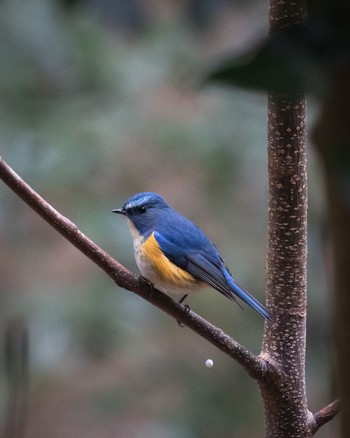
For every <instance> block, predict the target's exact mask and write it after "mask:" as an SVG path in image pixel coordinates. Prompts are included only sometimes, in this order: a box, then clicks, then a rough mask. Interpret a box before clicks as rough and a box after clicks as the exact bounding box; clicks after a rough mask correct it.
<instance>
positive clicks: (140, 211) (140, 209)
mask: <svg viewBox="0 0 350 438" xmlns="http://www.w3.org/2000/svg"><path fill="white" fill-rule="evenodd" d="M146 210H147V209H146V207H144V206H141V207H138V208H137V212H138V213H141V214H143V213H146Z"/></svg>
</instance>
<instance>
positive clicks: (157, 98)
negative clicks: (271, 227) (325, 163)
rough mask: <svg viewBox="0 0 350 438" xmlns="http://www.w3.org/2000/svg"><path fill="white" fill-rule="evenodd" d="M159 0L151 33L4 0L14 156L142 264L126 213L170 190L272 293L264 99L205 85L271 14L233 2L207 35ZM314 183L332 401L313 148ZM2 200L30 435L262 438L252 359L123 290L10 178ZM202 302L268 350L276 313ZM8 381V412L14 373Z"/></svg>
mask: <svg viewBox="0 0 350 438" xmlns="http://www.w3.org/2000/svg"><path fill="white" fill-rule="evenodd" d="M156 5H157V2H155V4H154V5H153V6H150V7H149V9H148V10H147V12H148V16H147V17H148V20H147V26H146V27H145V28H144V29H143V30H142V32H141V33H132V32H131V33H130V31H124V30H123V31H122V30H121V29H119V28H117V29H116V28H113V27H111V26H106V25H105V23H104V22H103V21H99V20H98V19H97V18H96V16H95V15H94V14H92V13H91V11H89V9H88V8H85V7H84V4H83V2H81V4H78V5H77V6H76V7H75V8H73V9H70V10H65V9H61V6H60V4H59V3H57V2H54V1H53V0H26V1H25V2H24V1H21V0H11V1H3V2H2V3H1V4H0V11H1V13H0V21H1V26H0V33H1V39H0V93H1V99H0V115H1V125H2V129H1V130H0V144H1V155H3V157H4V158H5V160H6V161H7V162H8V163H9V164H10V165H11V166H13V167H14V169H15V170H16V171H17V172H18V173H20V174H21V175H22V176H23V178H24V179H25V180H26V181H27V182H29V183H30V184H31V185H32V186H33V187H34V188H35V189H36V190H37V191H39V193H40V194H41V195H43V196H44V197H45V198H46V199H47V200H48V201H49V202H50V203H52V205H53V206H54V207H56V208H57V209H58V210H59V211H60V212H61V213H62V214H64V215H65V216H67V217H69V218H70V219H71V220H72V221H73V222H75V223H76V224H77V225H78V227H79V228H80V229H81V230H82V231H83V232H84V233H86V234H87V235H88V236H89V237H91V238H92V239H93V240H95V241H96V243H97V244H99V245H100V246H102V247H103V248H104V249H106V250H107V251H108V252H110V253H111V254H112V255H113V256H114V257H115V258H116V259H117V260H118V261H120V262H121V263H123V264H124V265H125V266H127V267H128V268H130V269H131V270H133V271H134V272H137V268H136V265H135V262H134V260H133V250H132V243H131V238H130V236H129V232H128V229H127V225H126V223H125V222H124V221H123V220H122V218H116V217H115V215H112V214H111V210H112V209H113V208H115V207H119V206H120V205H121V204H122V203H123V201H124V200H125V199H126V198H127V197H129V196H130V195H131V194H133V193H135V192H137V191H142V190H153V191H156V192H160V193H161V194H163V195H164V196H165V197H166V198H167V199H168V200H169V202H170V203H172V204H173V205H174V206H175V207H176V208H177V209H178V210H180V211H181V212H182V213H184V214H186V215H187V216H189V217H190V218H191V219H192V220H194V221H195V222H197V223H198V224H199V225H200V226H201V227H202V228H204V229H205V230H206V232H207V233H208V234H209V236H211V238H212V240H213V241H214V242H215V243H216V244H217V246H218V247H219V248H220V249H221V251H222V253H223V255H224V256H225V259H226V261H227V263H228V265H229V266H230V267H231V268H232V272H233V273H234V275H235V277H236V279H237V280H238V281H239V282H240V283H241V284H242V285H244V286H245V287H246V288H247V289H248V290H250V291H252V292H253V293H254V294H255V295H256V296H258V297H260V299H263V293H264V269H265V249H266V248H265V247H266V226H267V225H266V216H267V213H266V208H267V188H266V183H267V175H266V152H265V148H266V146H265V144H266V126H265V124H266V108H265V106H266V102H265V96H263V95H256V94H253V93H247V92H243V91H240V90H236V89H233V90H232V91H230V92H227V91H223V90H220V89H217V88H215V87H206V88H204V89H202V90H201V91H198V90H197V91H194V89H196V87H195V86H193V85H195V84H196V81H198V83H199V82H200V79H201V78H200V72H203V71H204V70H205V69H204V67H203V66H204V65H208V63H209V60H210V59H211V58H212V56H213V54H214V53H215V52H216V53H218V52H219V51H220V50H221V49H222V47H224V46H225V44H227V39H228V38H232V39H235V40H236V41H240V40H242V38H243V37H242V33H244V30H245V29H246V28H247V27H248V28H250V29H252V30H253V29H254V28H259V27H260V26H261V25H265V24H266V19H267V16H266V17H265V21H264V22H263V23H262V22H261V21H259V20H261V18H262V17H263V14H261V13H260V12H259V11H261V8H262V6H261V4H260V3H249V4H247V5H246V6H245V8H243V6H240V7H237V8H234V7H230V8H228V6H227V5H226V6H225V7H226V8H228V9H225V13H222V11H221V12H220V13H218V14H217V15H216V16H215V20H214V21H213V22H212V23H211V27H209V28H208V29H207V30H206V32H204V31H202V33H198V31H197V30H196V29H195V27H194V26H193V25H191V23H190V20H189V19H188V17H187V15H186V14H185V10H184V9H181V7H174V6H173V5H172V4H171V3H168V4H167V6H163V7H160V4H158V6H159V10H158V9H157V8H156ZM263 9H264V7H263ZM257 11H258V12H257ZM257 17H259V19H258V18H257ZM231 22H232V23H235V29H236V30H235V32H236V33H234V34H233V35H232V28H231V27H230V26H228V24H229V23H231ZM225 26H226V27H225ZM225 28H226V29H228V30H227V31H226V33H225V32H223V31H222V32H219V31H218V30H219V29H220V30H222V29H225ZM209 41H210V44H209ZM309 179H310V265H309V266H310V274H309V283H310V287H309V290H310V307H309V309H310V313H309V315H310V317H309V340H308V344H309V352H310V353H309V355H308V375H309V383H310V385H309V391H310V394H309V399H310V405H311V407H312V408H314V409H317V408H319V407H320V406H321V405H323V404H324V403H325V402H327V401H328V395H329V394H328V392H329V388H328V386H327V385H326V384H325V383H324V382H327V381H328V380H329V355H330V353H329V347H328V343H327V344H326V343H325V339H327V338H329V328H328V324H327V321H328V319H329V314H328V312H329V310H328V309H329V306H328V305H327V298H326V295H325V293H326V289H327V284H326V281H325V275H324V271H325V269H326V267H325V265H324V262H323V256H322V254H323V252H324V250H323V246H322V241H321V236H322V223H321V222H320V220H319V217H320V216H322V209H323V205H322V202H323V201H322V200H323V198H322V187H321V182H320V180H319V175H318V169H317V163H315V161H314V159H313V157H312V156H310V178H309ZM0 199H1V205H2V208H1V209H0V239H1V251H0V260H1V263H0V276H1V282H0V306H1V312H2V318H1V321H2V326H1V327H2V328H3V329H4V327H5V324H6V322H7V321H9V320H11V319H13V318H17V317H18V316H20V317H21V318H24V319H25V320H26V321H27V325H28V329H29V334H30V373H31V392H30V400H29V403H30V404H29V406H30V411H29V412H30V414H29V417H28V424H27V435H26V436H27V437H35V438H38V437H39V438H40V437H45V438H46V437H48V436H52V437H63V436H64V437H68V438H69V437H75V436H80V435H81V436H85V437H90V436H91V437H96V436H101V437H102V436H103V437H109V436H111V437H112V436H113V437H125V436H127V437H129V438H136V437H143V438H147V437H152V438H157V437H160V438H173V437H182V438H193V437H201V438H205V437H211V436H216V437H218V438H220V437H225V438H227V437H234V436H239V437H243V438H244V437H249V438H253V437H255V436H256V437H260V436H262V423H263V420H262V418H263V414H262V403H261V401H260V398H259V392H258V390H257V387H256V385H255V383H254V382H253V381H251V379H250V378H249V377H248V376H246V375H245V373H244V372H243V371H242V370H241V369H240V367H239V366H238V365H237V364H235V363H233V362H232V361H231V360H230V359H228V358H227V357H225V356H223V355H222V354H221V353H219V352H218V351H216V350H215V349H214V348H213V347H212V346H211V345H209V344H207V343H206V342H205V341H204V340H202V339H200V338H198V336H196V335H195V334H193V333H191V332H189V331H188V330H187V329H185V328H184V329H180V328H179V327H178V325H177V324H176V322H175V321H172V320H170V319H169V318H168V317H167V316H165V315H163V314H161V313H160V312H158V311H157V310H156V309H154V308H153V307H151V306H150V305H149V304H147V303H146V302H143V301H142V300H141V299H140V298H138V297H136V296H134V295H133V294H131V293H129V292H126V291H123V290H120V289H117V288H116V287H115V285H114V284H113V283H112V282H111V281H110V280H109V279H108V278H105V276H104V275H103V273H102V272H101V271H99V269H97V268H96V267H95V266H93V265H92V264H91V262H90V261H89V260H87V259H85V257H83V256H82V255H81V254H80V253H79V252H78V251H77V250H76V249H74V248H73V247H71V246H70V245H69V244H68V243H67V242H65V241H64V240H63V239H62V238H61V237H60V236H59V235H58V234H57V233H55V232H54V231H53V230H52V229H50V227H49V226H48V225H46V224H45V223H44V222H43V221H42V220H41V219H40V218H39V217H38V216H37V215H36V214H34V213H33V212H32V211H31V210H30V209H29V208H28V207H27V206H26V205H24V204H23V203H22V202H21V201H20V200H19V199H17V198H16V197H15V195H14V194H13V193H11V192H10V191H9V190H8V189H7V188H6V187H5V186H4V185H3V184H1V185H0ZM189 304H190V306H191V308H193V310H195V311H196V312H198V313H200V314H202V315H203V316H204V317H206V318H208V319H209V320H210V321H212V322H213V323H215V324H216V325H218V326H220V327H222V328H223V329H224V330H226V331H227V332H228V333H229V334H231V335H232V336H234V337H235V338H236V339H237V340H238V341H239V342H241V343H243V344H244V345H246V346H247V347H248V348H250V349H252V350H253V351H254V352H258V351H259V348H260V343H261V333H262V324H263V321H262V319H261V318H259V317H258V316H257V315H255V314H254V313H253V312H251V311H250V310H249V309H244V311H242V310H241V309H240V308H239V307H238V306H234V305H232V306H231V305H227V302H226V301H225V298H224V297H221V296H219V294H217V293H215V292H213V291H212V290H210V289H208V290H206V291H205V292H203V293H202V294H200V295H198V296H197V295H195V296H193V297H191V298H190V299H189ZM207 358H212V359H213V360H214V367H213V368H211V369H207V368H206V367H205V365H204V363H205V360H206V359H207ZM0 384H1V386H0V389H1V395H0V407H4V406H5V404H6V381H5V376H4V375H2V379H1V380H0ZM1 411H2V412H3V409H2V410H1ZM0 420H1V421H4V419H3V418H1V417H0ZM327 427H328V429H327V428H325V429H324V430H325V432H321V433H320V434H319V436H320V437H322V433H327V431H329V430H330V428H331V427H332V426H331V425H330V426H327ZM324 436H327V435H324Z"/></svg>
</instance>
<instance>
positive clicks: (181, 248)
mask: <svg viewBox="0 0 350 438" xmlns="http://www.w3.org/2000/svg"><path fill="white" fill-rule="evenodd" d="M173 236H174V234H173ZM154 237H155V238H156V240H157V242H158V244H159V246H160V248H161V250H162V251H163V253H164V255H165V256H166V257H167V258H168V259H169V260H170V261H171V262H173V263H174V264H175V265H176V266H178V267H179V268H181V269H184V270H185V271H187V272H189V273H190V274H191V275H193V276H194V277H195V278H197V279H198V280H201V281H203V282H204V283H207V284H208V285H210V286H211V287H213V288H214V289H216V290H218V291H219V292H221V293H222V294H224V295H225V296H226V297H227V298H229V299H231V300H234V301H235V296H234V295H233V293H232V291H231V289H230V287H229V284H228V282H227V278H226V276H225V272H224V270H225V269H226V267H225V265H224V262H223V260H222V259H221V257H220V255H219V254H218V252H217V251H216V249H215V247H214V245H213V244H212V243H211V242H210V241H209V240H207V239H205V240H203V246H204V250H201V249H199V248H196V247H195V246H191V245H189V244H188V243H187V242H182V241H180V242H179V243H177V242H174V237H172V240H170V238H169V237H168V236H166V237H165V236H164V234H161V233H159V232H157V231H155V232H154ZM175 237H176V235H175ZM179 239H181V238H180V237H179ZM186 243H187V244H186Z"/></svg>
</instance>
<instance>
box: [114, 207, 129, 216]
mask: <svg viewBox="0 0 350 438" xmlns="http://www.w3.org/2000/svg"><path fill="white" fill-rule="evenodd" d="M112 213H118V214H123V215H124V216H125V215H126V211H125V210H123V209H122V208H115V209H114V210H112Z"/></svg>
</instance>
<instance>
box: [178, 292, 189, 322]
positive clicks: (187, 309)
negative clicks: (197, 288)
mask: <svg viewBox="0 0 350 438" xmlns="http://www.w3.org/2000/svg"><path fill="white" fill-rule="evenodd" d="M186 297H187V295H185V298H186ZM183 298H184V297H182V298H181V300H182V301H183ZM181 300H180V301H179V303H181V302H182V301H181ZM184 308H185V315H188V314H189V313H190V311H191V309H190V306H189V305H188V304H184ZM176 322H177V323H178V324H179V326H180V327H185V324H184V323H183V322H181V321H179V320H178V319H177V320H176Z"/></svg>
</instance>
